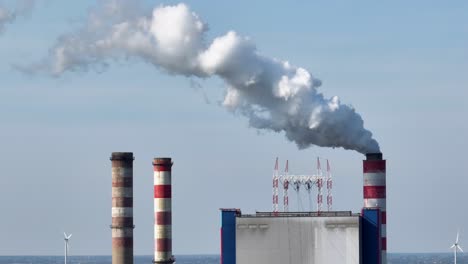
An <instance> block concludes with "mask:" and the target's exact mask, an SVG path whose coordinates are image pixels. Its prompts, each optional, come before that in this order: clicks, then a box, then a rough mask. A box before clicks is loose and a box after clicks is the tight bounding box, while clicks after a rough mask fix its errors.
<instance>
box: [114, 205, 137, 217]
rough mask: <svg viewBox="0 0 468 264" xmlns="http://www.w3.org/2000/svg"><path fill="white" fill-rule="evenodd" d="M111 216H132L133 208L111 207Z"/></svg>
mask: <svg viewBox="0 0 468 264" xmlns="http://www.w3.org/2000/svg"><path fill="white" fill-rule="evenodd" d="M112 217H133V208H132V207H112Z"/></svg>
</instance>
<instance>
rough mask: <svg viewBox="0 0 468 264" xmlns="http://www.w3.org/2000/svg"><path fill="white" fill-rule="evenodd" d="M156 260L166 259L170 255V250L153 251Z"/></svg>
mask: <svg viewBox="0 0 468 264" xmlns="http://www.w3.org/2000/svg"><path fill="white" fill-rule="evenodd" d="M154 255H155V260H156V261H167V260H168V259H170V258H171V257H172V252H170V251H156V252H154Z"/></svg>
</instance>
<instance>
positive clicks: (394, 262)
mask: <svg viewBox="0 0 468 264" xmlns="http://www.w3.org/2000/svg"><path fill="white" fill-rule="evenodd" d="M151 260H152V256H136V257H135V264H151V263H152V262H151ZM176 260H177V264H219V263H220V261H219V256H217V255H185V256H176ZM63 262H64V261H63V256H0V264H62V263H63ZM68 263H69V264H111V263H112V259H111V256H70V257H69V259H68ZM452 263H453V255H452V254H450V253H443V254H438V253H431V254H395V253H393V254H389V255H388V264H452ZM457 263H458V264H468V255H465V254H460V255H459V256H458V261H457Z"/></svg>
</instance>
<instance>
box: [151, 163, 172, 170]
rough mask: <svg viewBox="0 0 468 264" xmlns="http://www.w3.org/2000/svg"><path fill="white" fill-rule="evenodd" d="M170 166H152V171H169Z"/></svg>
mask: <svg viewBox="0 0 468 264" xmlns="http://www.w3.org/2000/svg"><path fill="white" fill-rule="evenodd" d="M171 167H172V164H158V165H153V169H154V171H171Z"/></svg>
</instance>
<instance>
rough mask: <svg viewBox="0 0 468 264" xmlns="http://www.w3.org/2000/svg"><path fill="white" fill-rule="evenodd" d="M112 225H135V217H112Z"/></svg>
mask: <svg viewBox="0 0 468 264" xmlns="http://www.w3.org/2000/svg"><path fill="white" fill-rule="evenodd" d="M112 226H118V227H133V217H112Z"/></svg>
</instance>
